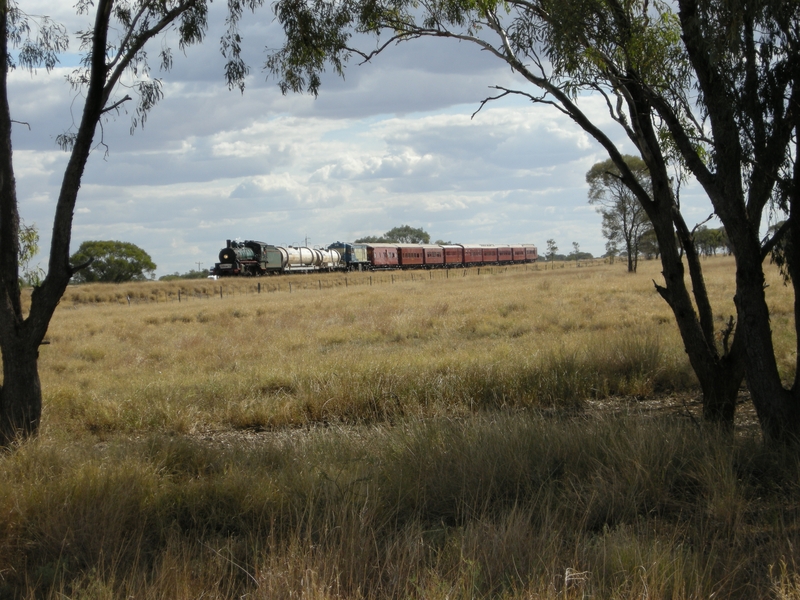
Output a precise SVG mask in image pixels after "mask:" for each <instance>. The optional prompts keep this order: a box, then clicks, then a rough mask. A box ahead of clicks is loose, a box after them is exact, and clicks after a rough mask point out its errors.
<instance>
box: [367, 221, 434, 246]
mask: <svg viewBox="0 0 800 600" xmlns="http://www.w3.org/2000/svg"><path fill="white" fill-rule="evenodd" d="M356 243H363V244H369V243H374V244H430V243H431V236H430V234H428V232H426V231H425V230H424V229H422V228H421V227H411V225H400V226H398V227H392V228H391V229H390V230H389V231H387V232H386V233H384V234H383V235H381V236H374V235H368V236H365V237H362V238H359V239H357V240H356Z"/></svg>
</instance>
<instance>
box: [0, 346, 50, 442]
mask: <svg viewBox="0 0 800 600" xmlns="http://www.w3.org/2000/svg"><path fill="white" fill-rule="evenodd" d="M2 350H3V385H2V388H0V446H5V445H7V444H9V443H11V442H13V441H14V440H15V439H19V438H23V437H27V436H30V435H31V434H33V433H36V431H37V430H38V428H39V419H40V417H41V414H42V387H41V384H40V382H39V370H38V365H37V362H38V358H39V348H38V343H37V345H35V346H33V345H32V344H30V343H29V342H27V341H26V340H23V339H19V338H17V339H13V340H8V339H4V340H3V344H2Z"/></svg>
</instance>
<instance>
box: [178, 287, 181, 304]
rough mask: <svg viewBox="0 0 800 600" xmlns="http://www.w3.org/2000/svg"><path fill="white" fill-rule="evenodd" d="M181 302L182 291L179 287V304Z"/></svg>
mask: <svg viewBox="0 0 800 600" xmlns="http://www.w3.org/2000/svg"><path fill="white" fill-rule="evenodd" d="M180 303H181V291H180V289H179V290H178V304H180Z"/></svg>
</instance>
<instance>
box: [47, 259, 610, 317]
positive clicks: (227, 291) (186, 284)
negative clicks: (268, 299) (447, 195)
mask: <svg viewBox="0 0 800 600" xmlns="http://www.w3.org/2000/svg"><path fill="white" fill-rule="evenodd" d="M602 264H607V261H606V260H604V259H594V260H581V261H551V262H536V263H528V264H520V265H484V266H480V267H478V266H475V267H467V268H454V269H430V270H425V269H420V270H400V269H393V270H377V271H360V272H359V271H349V272H334V273H322V272H310V273H293V274H287V275H273V276H264V277H224V278H220V279H216V280H214V279H185V280H172V281H164V282H161V281H152V282H130V283H125V284H110V283H105V284H99V283H95V284H83V285H75V286H70V287H68V288H67V290H66V292H65V293H64V296H63V298H62V304H63V305H68V306H78V305H86V304H119V305H123V306H125V305H127V306H130V305H133V304H142V303H159V302H160V303H165V302H175V303H182V302H192V301H198V300H212V299H223V300H224V299H225V298H232V297H237V296H245V295H253V294H274V293H289V294H291V293H297V292H301V291H305V290H320V291H322V290H331V289H335V288H350V287H359V286H376V285H393V284H398V283H404V282H426V281H427V282H430V281H440V280H449V279H456V278H459V277H461V278H464V277H483V276H492V275H503V274H514V273H524V272H529V271H530V272H537V271H548V270H556V269H584V268H591V267H594V266H598V265H602Z"/></svg>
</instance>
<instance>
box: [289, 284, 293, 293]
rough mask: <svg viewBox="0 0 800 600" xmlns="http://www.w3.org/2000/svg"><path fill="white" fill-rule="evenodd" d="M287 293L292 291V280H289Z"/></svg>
mask: <svg viewBox="0 0 800 600" xmlns="http://www.w3.org/2000/svg"><path fill="white" fill-rule="evenodd" d="M289 293H290V294H291V293H292V282H291V281H290V282H289Z"/></svg>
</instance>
